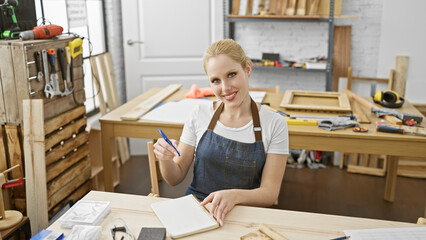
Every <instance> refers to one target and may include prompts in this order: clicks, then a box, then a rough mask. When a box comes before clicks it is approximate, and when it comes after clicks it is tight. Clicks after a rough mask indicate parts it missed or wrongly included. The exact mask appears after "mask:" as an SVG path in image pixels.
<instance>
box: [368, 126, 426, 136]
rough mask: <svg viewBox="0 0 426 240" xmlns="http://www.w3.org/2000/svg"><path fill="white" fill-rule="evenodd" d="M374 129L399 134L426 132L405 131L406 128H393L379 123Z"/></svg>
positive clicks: (421, 134)
mask: <svg viewBox="0 0 426 240" xmlns="http://www.w3.org/2000/svg"><path fill="white" fill-rule="evenodd" d="M376 130H377V131H378V132H388V133H399V134H413V135H420V136H426V133H419V132H412V131H407V130H405V129H401V128H394V127H391V126H388V125H386V124H379V125H377V127H376Z"/></svg>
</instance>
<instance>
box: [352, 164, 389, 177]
mask: <svg viewBox="0 0 426 240" xmlns="http://www.w3.org/2000/svg"><path fill="white" fill-rule="evenodd" d="M347 171H348V172H350V173H361V174H368V175H374V176H381V177H383V176H384V175H385V173H386V171H385V170H384V169H381V168H371V167H363V166H356V165H348V170H347Z"/></svg>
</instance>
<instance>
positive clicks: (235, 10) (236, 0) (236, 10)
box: [231, 0, 240, 15]
mask: <svg viewBox="0 0 426 240" xmlns="http://www.w3.org/2000/svg"><path fill="white" fill-rule="evenodd" d="M231 14H232V15H238V14H240V0H233V1H232V11H231Z"/></svg>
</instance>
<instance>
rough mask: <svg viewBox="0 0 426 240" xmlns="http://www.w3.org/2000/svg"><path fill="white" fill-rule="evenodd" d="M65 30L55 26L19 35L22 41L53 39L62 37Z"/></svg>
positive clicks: (39, 27) (34, 29)
mask: <svg viewBox="0 0 426 240" xmlns="http://www.w3.org/2000/svg"><path fill="white" fill-rule="evenodd" d="M63 30H64V29H63V28H62V27H61V26H58V25H54V24H49V25H43V26H37V27H34V28H33V30H28V31H23V32H21V33H19V38H20V39H22V40H30V39H44V38H53V37H55V36H58V35H60V34H61V33H62V31H63Z"/></svg>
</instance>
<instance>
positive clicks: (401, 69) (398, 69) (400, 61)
mask: <svg viewBox="0 0 426 240" xmlns="http://www.w3.org/2000/svg"><path fill="white" fill-rule="evenodd" d="M407 66H408V56H396V60H395V76H394V80H393V86H392V90H394V91H395V92H397V93H398V94H399V95H400V96H402V97H404V96H405V84H406V79H407Z"/></svg>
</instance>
